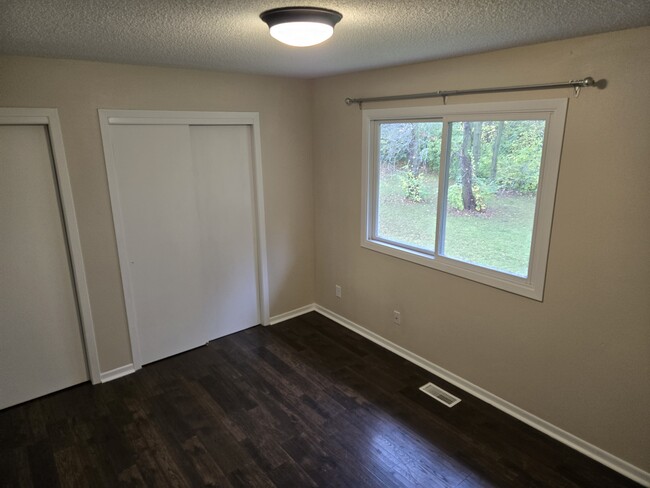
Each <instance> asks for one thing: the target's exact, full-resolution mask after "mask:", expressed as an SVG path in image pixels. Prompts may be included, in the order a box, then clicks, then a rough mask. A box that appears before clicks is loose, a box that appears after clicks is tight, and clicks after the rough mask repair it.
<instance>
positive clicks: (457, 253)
mask: <svg viewBox="0 0 650 488" xmlns="http://www.w3.org/2000/svg"><path fill="white" fill-rule="evenodd" d="M545 126H546V122H545V121H544V120H505V121H504V120H501V121H483V122H469V121H468V122H465V121H463V122H452V123H450V124H449V133H450V135H451V138H450V147H449V177H448V194H447V214H446V226H445V233H444V236H445V237H444V243H443V249H442V250H441V253H442V254H443V255H445V256H447V257H450V258H453V259H457V260H460V261H465V262H468V263H472V264H477V265H480V266H484V267H487V268H492V269H496V270H499V271H503V272H506V273H510V274H513V275H517V276H522V277H527V275H528V264H529V261H530V249H531V240H532V234H533V225H534V219H535V204H536V198H537V186H538V183H539V173H540V165H541V161H542V150H543V146H544V131H545Z"/></svg>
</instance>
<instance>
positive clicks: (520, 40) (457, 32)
mask: <svg viewBox="0 0 650 488" xmlns="http://www.w3.org/2000/svg"><path fill="white" fill-rule="evenodd" d="M303 4H309V5H310V6H317V7H326V8H330V9H334V10H338V11H339V12H341V13H342V14H343V20H342V21H341V22H340V23H339V24H338V25H337V26H336V29H335V32H334V37H333V38H332V39H330V40H329V41H327V42H326V43H324V44H322V45H320V46H315V47H311V48H292V47H288V46H284V45H282V44H280V43H278V42H277V41H275V40H274V39H272V38H271V37H270V35H269V33H268V29H267V27H266V25H265V24H264V23H263V22H262V21H261V20H260V19H259V14H260V13H261V12H262V11H264V10H267V9H269V8H275V7H284V6H291V5H303ZM649 24H650V0H401V1H390V0H363V1H362V0H331V1H308V2H303V1H298V2H295V3H292V2H288V1H277V0H275V1H271V0H248V1H247V0H0V53H2V54H18V55H28V56H46V57H61V58H75V59H90V60H99V61H115V62H123V63H136V64H149V65H169V66H182V67H191V68H202V69H212V70H219V71H238V72H246V73H260V74H274V75H288V76H298V77H308V78H311V77H317V76H323V75H330V74H337V73H344V72H349V71H357V70H362V69H368V68H376V67H383V66H391V65H397V64H404V63H410V62H415V61H424V60H431V59H439V58H446V57H451V56H458V55H462V54H469V53H476V52H482V51H488V50H494V49H500V48H506V47H512V46H519V45H523V44H532V43H537V42H543V41H550V40H555V39H563V38H568V37H578V36H582V35H587V34H594V33H598V32H606V31H613V30H620V29H625V28H630V27H638V26H644V25H649Z"/></svg>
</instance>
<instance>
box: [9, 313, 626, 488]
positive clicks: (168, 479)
mask: <svg viewBox="0 0 650 488" xmlns="http://www.w3.org/2000/svg"><path fill="white" fill-rule="evenodd" d="M427 381H434V382H435V383H436V384H438V385H439V386H441V387H443V388H445V389H447V390H448V391H449V392H451V393H453V394H455V395H457V396H458V397H460V398H461V399H462V401H461V403H459V404H458V405H456V406H455V407H453V408H451V409H450V408H447V407H446V406H444V405H442V404H440V403H438V402H437V401H435V400H434V399H432V398H429V397H428V396H426V395H425V394H423V393H422V392H420V391H419V390H418V388H419V387H420V386H422V385H423V384H424V383H426V382H427ZM0 485H2V486H43V487H56V486H92V487H102V486H109V487H111V486H204V485H208V486H219V487H231V486H232V487H239V486H241V487H257V486H278V487H310V486H311V487H313V486H319V487H339V486H340V487H352V488H362V487H415V486H422V487H452V486H453V487H459V488H469V487H487V486H498V487H537V486H540V487H578V486H581V487H608V488H611V487H618V486H621V487H624V486H637V485H635V484H634V483H633V482H631V481H629V480H627V479H626V478H624V477H622V476H620V475H619V474H617V473H615V472H613V471H611V470H609V469H607V468H605V467H604V466H602V465H600V464H598V463H596V462H595V461H592V460H590V459H589V458H587V457H585V456H582V455H581V454H579V453H578V452H576V451H573V450H571V449H569V448H568V447H566V446H564V445H562V444H560V443H558V442H556V441H554V440H553V439H551V438H549V437H547V436H545V435H543V434H541V433H539V432H538V431H536V430H534V429H532V428H530V427H528V426H526V425H525V424H523V423H521V422H519V421H517V420H515V419H513V418H512V417H509V416H508V415H506V414H504V413H502V412H500V411H498V410H496V409H494V408H493V407H491V406H489V405H487V404H485V403H483V402H482V401H480V400H477V399H475V398H473V397H471V396H469V395H467V394H466V393H464V392H463V391H461V390H459V389H457V388H455V387H453V386H452V385H450V384H448V383H446V382H444V381H443V380H441V379H438V378H436V377H435V376H433V375H431V374H430V373H427V372H426V371H424V370H422V369H420V368H418V367H417V366H414V365H412V364H410V363H408V362H407V361H405V360H403V359H401V358H400V357H398V356H396V355H394V354H392V353H390V352H388V351H386V350H384V349H382V348H380V347H379V346H377V345H375V344H373V343H372V342H370V341H368V340H366V339H364V338H362V337H360V336H358V335H356V334H354V333H353V332H350V331H348V330H347V329H345V328H343V327H341V326H339V325H336V324H334V323H333V322H331V321H330V320H328V319H326V318H325V317H323V316H321V315H319V314H317V313H310V314H307V315H304V316H302V317H299V318H297V319H293V320H289V321H287V322H284V323H283V324H279V325H275V326H272V327H254V328H252V329H249V330H246V331H244V332H240V333H238V334H233V335H231V336H228V337H224V338H222V339H219V340H216V341H213V342H211V343H210V344H209V345H208V346H206V347H201V348H199V349H195V350H193V351H190V352H187V353H184V354H180V355H178V356H175V357H172V358H169V359H165V360H163V361H160V362H158V363H155V364H151V365H149V366H145V367H144V368H143V369H142V370H140V371H138V372H137V373H135V374H133V375H130V376H127V377H125V378H121V379H119V380H116V381H113V382H111V383H107V384H103V385H97V386H91V385H89V384H84V385H80V386H78V387H74V388H70V389H68V390H65V391H62V392H58V393H55V394H52V395H49V396H47V397H44V398H41V399H38V400H34V401H31V402H28V403H25V404H23V405H19V406H16V407H12V408H9V409H6V410H4V411H1V412H0Z"/></svg>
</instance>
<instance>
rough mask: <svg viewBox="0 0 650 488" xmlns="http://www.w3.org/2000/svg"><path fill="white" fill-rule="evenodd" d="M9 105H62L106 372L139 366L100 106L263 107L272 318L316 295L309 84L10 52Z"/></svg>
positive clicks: (3, 71) (4, 102) (5, 74)
mask: <svg viewBox="0 0 650 488" xmlns="http://www.w3.org/2000/svg"><path fill="white" fill-rule="evenodd" d="M0 107H48V108H57V109H58V110H59V117H60V119H61V125H62V132H63V140H64V144H65V149H66V154H67V158H68V166H69V170H70V179H71V183H72V190H73V194H74V200H75V210H76V213H77V218H78V221H79V231H80V235H81V244H82V250H83V254H84V264H85V267H86V273H87V277H88V286H89V292H90V301H91V307H92V313H93V318H94V325H95V333H96V340H97V345H98V350H99V359H100V363H101V370H102V371H104V372H105V371H109V370H111V369H114V368H117V367H120V366H123V365H125V364H128V363H130V362H131V352H130V345H129V337H128V330H127V324H126V312H125V308H124V299H123V295H122V286H121V281H120V274H119V264H118V259H117V248H116V244H115V234H114V230H113V221H112V217H111V207H110V200H109V194H108V183H107V179H106V169H105V165H104V156H103V152H102V145H101V135H100V131H99V120H98V116H97V109H98V108H115V109H117V108H120V109H151V110H214V111H251V112H259V113H260V120H261V122H260V126H261V138H262V166H263V177H264V199H265V202H264V203H265V208H266V229H267V252H268V263H269V288H270V308H271V315H276V314H279V313H283V312H286V311H288V310H292V309H295V308H297V307H300V306H303V305H305V304H307V303H311V302H313V298H314V297H313V287H314V272H313V271H314V258H313V223H312V222H313V207H312V202H313V198H312V164H311V147H312V144H311V128H310V113H311V109H310V90H309V84H308V83H307V82H306V81H303V80H293V79H288V78H276V77H262V76H249V75H237V74H224V73H214V72H207V71H194V70H180V69H168V68H155V67H142V66H127V65H118V64H107V63H92V62H82V61H64V60H49V59H38V58H22V57H0Z"/></svg>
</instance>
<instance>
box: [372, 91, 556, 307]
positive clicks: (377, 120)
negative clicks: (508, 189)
mask: <svg viewBox="0 0 650 488" xmlns="http://www.w3.org/2000/svg"><path fill="white" fill-rule="evenodd" d="M567 106H568V100H567V99H566V98H563V99H551V100H529V101H515V102H496V103H472V104H462V105H460V104H459V105H443V106H420V107H404V108H389V109H368V110H363V112H362V119H363V128H362V137H363V149H362V189H361V193H362V202H361V246H362V247H365V248H367V249H371V250H373V251H377V252H381V253H384V254H388V255H390V256H393V257H396V258H400V259H404V260H407V261H411V262H413V263H416V264H420V265H422V266H427V267H429V268H433V269H436V270H439V271H444V272H446V273H450V274H453V275H456V276H460V277H462V278H467V279H469V280H472V281H476V282H478V283H483V284H486V285H489V286H493V287H495V288H499V289H501V290H505V291H508V292H511V293H515V294H517V295H521V296H524V297H528V298H532V299H535V300H538V301H542V300H543V296H544V283H545V280H546V264H547V259H548V249H549V243H550V238H551V224H552V220H553V207H554V204H555V191H556V187H557V178H558V172H559V167H560V156H561V152H562V140H563V136H564V123H565V119H566V111H567ZM500 119H504V120H517V119H521V120H533V119H535V120H545V121H546V128H545V137H544V148H543V151H542V161H541V167H540V175H539V184H538V189H537V201H536V206H535V218H534V223H533V236H532V242H531V251H530V262H529V268H528V276H527V277H526V278H522V277H519V276H515V275H512V274H509V273H505V272H501V271H497V270H494V269H490V268H486V267H483V266H479V265H475V264H470V263H466V262H463V261H459V260H455V259H452V258H449V257H446V256H442V255H440V254H439V251H440V249H441V246H442V244H443V242H444V239H443V236H442V231H443V228H442V223H443V219H444V218H445V214H446V208H445V207H446V201H447V174H448V173H447V172H448V161H447V159H448V158H447V157H446V154H447V145H448V128H449V122H456V121H462V120H471V121H477V120H500ZM414 120H421V121H431V122H434V121H441V122H443V132H442V148H441V158H440V159H441V160H440V177H439V184H440V186H439V189H438V208H437V220H436V245H435V251H428V250H423V249H418V248H415V247H412V246H409V245H404V244H400V243H396V242H391V241H388V240H386V239H382V238H380V237H378V236H377V235H376V223H377V217H378V213H377V212H378V205H377V203H378V199H377V197H378V181H379V179H378V158H377V149H378V147H379V143H378V136H379V132H378V131H379V125H380V124H381V123H382V122H399V121H414Z"/></svg>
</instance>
